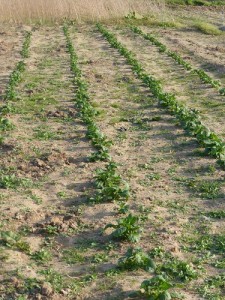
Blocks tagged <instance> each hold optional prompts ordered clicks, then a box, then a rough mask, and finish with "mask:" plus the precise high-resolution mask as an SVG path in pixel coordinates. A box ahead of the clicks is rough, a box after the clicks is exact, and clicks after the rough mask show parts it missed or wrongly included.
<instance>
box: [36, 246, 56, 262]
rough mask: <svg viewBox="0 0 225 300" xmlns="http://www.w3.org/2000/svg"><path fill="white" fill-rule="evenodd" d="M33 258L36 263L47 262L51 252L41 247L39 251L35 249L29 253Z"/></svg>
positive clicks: (50, 257)
mask: <svg viewBox="0 0 225 300" xmlns="http://www.w3.org/2000/svg"><path fill="white" fill-rule="evenodd" d="M31 257H32V259H33V260H35V261H37V262H38V263H47V262H49V261H50V260H51V259H52V255H51V253H50V252H49V251H48V250H46V249H41V250H39V251H35V252H34V253H32V254H31Z"/></svg>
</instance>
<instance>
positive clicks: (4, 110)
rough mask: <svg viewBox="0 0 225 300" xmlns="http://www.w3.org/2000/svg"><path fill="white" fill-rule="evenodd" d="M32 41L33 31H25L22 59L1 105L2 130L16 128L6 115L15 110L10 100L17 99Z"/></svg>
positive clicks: (0, 138)
mask: <svg viewBox="0 0 225 300" xmlns="http://www.w3.org/2000/svg"><path fill="white" fill-rule="evenodd" d="M30 43H31V32H30V31H27V32H26V33H25V39H24V42H23V46H22V50H21V52H20V54H21V58H22V59H21V60H20V61H19V62H18V63H17V64H16V67H15V69H14V70H13V72H12V73H11V75H10V78H9V82H8V85H7V87H6V92H5V95H4V100H5V104H4V105H2V106H1V107H0V131H3V132H4V131H9V130H12V129H13V128H14V126H13V124H12V123H11V122H10V120H9V119H8V118H5V117H4V116H5V115H7V114H8V113H12V112H13V111H14V107H13V105H12V104H11V102H10V101H14V100H16V99H17V94H16V87H17V85H18V84H19V82H20V81H21V78H22V73H23V72H24V71H25V67H26V63H25V59H26V58H28V56H29V47H30ZM3 140H4V138H3V136H2V135H0V143H3Z"/></svg>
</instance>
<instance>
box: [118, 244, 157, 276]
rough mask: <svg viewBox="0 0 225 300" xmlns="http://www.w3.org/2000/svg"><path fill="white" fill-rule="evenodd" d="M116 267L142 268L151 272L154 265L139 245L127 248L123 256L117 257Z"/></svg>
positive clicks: (126, 268)
mask: <svg viewBox="0 0 225 300" xmlns="http://www.w3.org/2000/svg"><path fill="white" fill-rule="evenodd" d="M118 267H119V268H120V269H122V270H137V269H143V270H145V271H148V272H152V271H154V269H155V267H156V266H155V263H154V262H153V260H152V259H151V258H150V256H149V255H148V254H147V253H145V252H144V251H143V250H142V249H141V248H140V247H137V248H133V247H131V248H129V249H128V250H127V252H126V254H125V256H124V257H121V258H120V259H119V261H118Z"/></svg>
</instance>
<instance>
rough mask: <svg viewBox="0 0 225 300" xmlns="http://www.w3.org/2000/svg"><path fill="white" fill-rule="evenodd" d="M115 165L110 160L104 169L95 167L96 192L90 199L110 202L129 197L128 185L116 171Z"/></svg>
mask: <svg viewBox="0 0 225 300" xmlns="http://www.w3.org/2000/svg"><path fill="white" fill-rule="evenodd" d="M116 169H117V165H116V163H114V162H110V163H109V164H108V165H107V166H106V168H105V169H97V170H96V176H95V180H96V182H95V184H96V187H97V193H96V195H95V197H94V198H91V201H94V202H98V203H99V202H111V201H121V200H127V199H128V197H129V186H128V184H127V183H126V182H124V181H123V180H122V178H121V176H120V175H118V174H117V173H116Z"/></svg>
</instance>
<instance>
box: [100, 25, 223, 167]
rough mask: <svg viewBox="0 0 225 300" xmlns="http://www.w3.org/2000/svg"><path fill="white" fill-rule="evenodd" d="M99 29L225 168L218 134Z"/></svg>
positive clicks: (195, 111)
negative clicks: (166, 90)
mask: <svg viewBox="0 0 225 300" xmlns="http://www.w3.org/2000/svg"><path fill="white" fill-rule="evenodd" d="M97 28H98V30H99V31H100V32H101V33H102V35H103V36H104V37H105V38H106V39H107V41H108V42H109V44H110V45H111V46H112V47H114V48H116V49H117V50H118V51H119V53H120V54H121V55H122V56H124V57H125V58H126V60H127V63H128V64H129V65H130V66H131V67H132V71H133V72H134V74H135V75H136V76H137V77H138V78H139V79H140V80H141V81H142V82H143V83H144V84H145V85H146V86H147V87H149V88H150V90H151V92H152V94H153V95H154V96H155V97H156V98H157V99H158V100H159V103H160V105H162V106H163V107H166V108H167V109H168V110H169V112H170V113H171V114H173V115H175V116H176V118H177V119H178V121H179V123H180V125H181V126H182V127H183V128H184V129H185V130H186V131H187V132H188V133H189V134H191V135H192V136H195V137H196V139H197V141H198V142H199V144H200V145H201V146H202V147H204V148H205V151H206V153H207V154H208V155H210V156H212V157H215V158H217V160H218V163H219V164H220V165H221V166H222V167H225V143H224V141H223V140H222V139H221V138H220V137H219V136H218V135H217V134H216V133H214V132H213V131H211V130H210V129H209V128H207V127H206V126H205V125H204V124H203V122H202V121H201V118H200V115H199V112H198V111H197V110H195V109H190V108H187V107H186V106H185V105H184V104H181V103H179V101H178V100H177V99H176V96H175V95H174V94H172V93H167V92H164V90H163V87H162V85H161V83H160V82H159V81H158V80H157V79H155V78H154V77H153V76H151V75H149V74H147V73H146V72H145V70H144V68H143V66H142V64H141V63H140V62H139V61H138V60H137V59H136V58H135V54H134V53H133V52H131V51H129V50H128V49H127V48H126V47H124V46H123V45H122V43H120V42H119V41H118V40H117V38H116V36H115V35H114V34H113V33H111V32H109V31H108V30H107V28H105V27H104V26H103V25H102V24H97Z"/></svg>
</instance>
